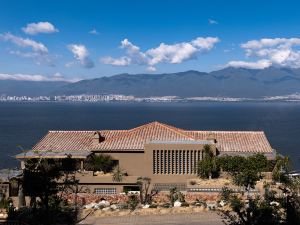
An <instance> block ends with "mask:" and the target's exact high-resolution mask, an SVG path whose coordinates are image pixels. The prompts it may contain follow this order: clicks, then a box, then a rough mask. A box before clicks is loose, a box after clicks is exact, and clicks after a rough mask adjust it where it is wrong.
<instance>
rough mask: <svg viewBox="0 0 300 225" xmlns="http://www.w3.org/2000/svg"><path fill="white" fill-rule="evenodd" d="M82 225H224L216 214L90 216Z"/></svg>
mask: <svg viewBox="0 0 300 225" xmlns="http://www.w3.org/2000/svg"><path fill="white" fill-rule="evenodd" d="M80 224H84V225H96V224H99V225H222V224H223V223H222V221H221V218H220V216H219V215H218V214H217V213H216V212H199V213H191V214H165V215H143V216H141V215H131V216H118V217H94V216H90V217H88V218H87V219H86V220H84V221H82V222H81V223H80Z"/></svg>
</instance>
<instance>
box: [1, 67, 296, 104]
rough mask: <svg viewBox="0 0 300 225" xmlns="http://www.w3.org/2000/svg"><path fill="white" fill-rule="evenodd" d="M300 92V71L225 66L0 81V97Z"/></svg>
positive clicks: (245, 95)
mask: <svg viewBox="0 0 300 225" xmlns="http://www.w3.org/2000/svg"><path fill="white" fill-rule="evenodd" d="M297 92H300V69H290V68H275V67H270V68H266V69H262V70H257V69H243V68H232V67H228V68H225V69H222V70H218V71H213V72H209V73H206V72H198V71H194V70H190V71H185V72H179V73H165V74H134V75H131V74H118V75H114V76H109V77H106V76H104V77H100V78H95V79H87V80H81V81H78V82H75V83H67V82H45V81H44V82H37V81H12V80H1V81H0V95H3V94H6V95H15V96H21V95H27V96H39V95H50V96H54V95H78V94H123V95H134V96H136V97H150V96H179V97H204V96H209V97H237V98H261V97H264V96H278V95H289V94H292V93H297Z"/></svg>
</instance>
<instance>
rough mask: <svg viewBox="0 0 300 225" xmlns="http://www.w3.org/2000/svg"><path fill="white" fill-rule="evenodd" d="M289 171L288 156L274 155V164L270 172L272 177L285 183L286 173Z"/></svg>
mask: <svg viewBox="0 0 300 225" xmlns="http://www.w3.org/2000/svg"><path fill="white" fill-rule="evenodd" d="M289 171H291V163H290V159H289V157H288V156H285V157H282V156H279V155H278V156H276V160H275V166H274V169H273V172H272V179H273V180H274V181H276V182H280V183H286V182H287V181H288V180H286V178H287V176H286V173H288V172H289Z"/></svg>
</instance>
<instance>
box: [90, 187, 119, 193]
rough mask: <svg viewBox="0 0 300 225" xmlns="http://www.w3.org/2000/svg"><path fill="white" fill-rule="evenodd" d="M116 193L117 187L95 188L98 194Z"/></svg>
mask: <svg viewBox="0 0 300 225" xmlns="http://www.w3.org/2000/svg"><path fill="white" fill-rule="evenodd" d="M116 193H117V190H116V188H95V194H96V195H103V194H104V195H114V194H116Z"/></svg>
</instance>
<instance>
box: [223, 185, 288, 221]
mask: <svg viewBox="0 0 300 225" xmlns="http://www.w3.org/2000/svg"><path fill="white" fill-rule="evenodd" d="M221 199H222V200H223V201H226V202H227V203H228V205H229V206H230V208H231V210H232V211H231V210H224V211H221V215H222V218H223V222H224V223H225V224H227V225H261V224H264V225H279V224H281V222H282V218H283V215H282V213H281V211H280V210H279V206H277V205H271V204H270V203H269V202H268V201H266V200H264V199H262V198H260V197H255V198H252V199H248V201H244V200H243V199H242V198H241V197H239V196H238V195H236V194H233V193H232V192H231V191H228V189H227V190H225V189H223V191H222V193H221Z"/></svg>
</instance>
